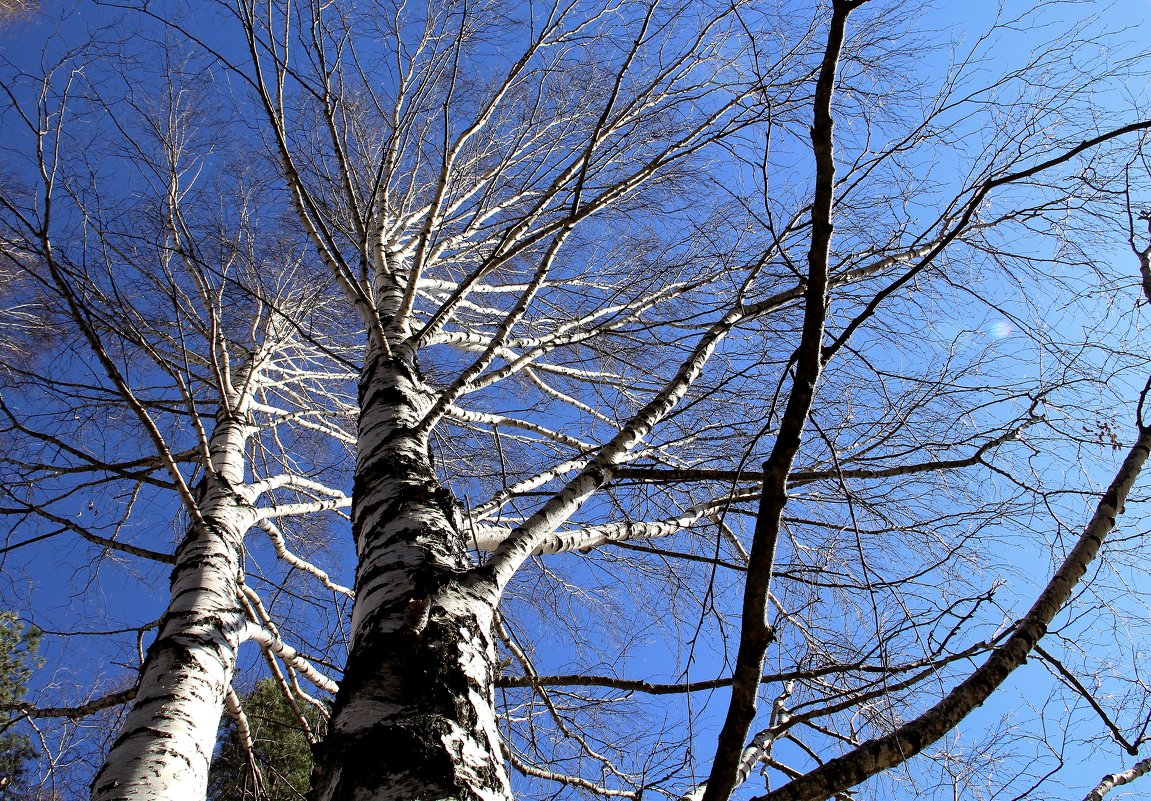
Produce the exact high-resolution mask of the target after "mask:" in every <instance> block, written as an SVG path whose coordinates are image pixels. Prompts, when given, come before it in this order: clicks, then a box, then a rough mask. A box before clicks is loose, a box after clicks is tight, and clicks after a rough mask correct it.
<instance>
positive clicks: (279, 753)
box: [208, 678, 317, 801]
mask: <svg viewBox="0 0 1151 801" xmlns="http://www.w3.org/2000/svg"><path fill="white" fill-rule="evenodd" d="M240 703H241V708H242V709H243V716H244V719H245V721H246V725H247V727H248V730H249V736H250V738H251V749H250V751H249V748H248V747H247V746H246V744H245V742H244V740H245V737H244V735H243V733H242V728H243V727H242V726H241V724H240V723H239V720H238V719H237V718H236V717H233V718H230V719H229V720H228V722H227V723H226V724H225V726H224V731H223V734H222V737H221V741H220V748H219V750H218V751H217V754H216V758H215V759H214V760H213V761H212V770H211V772H210V773H209V774H208V801H295V799H302V798H304V797H305V795H306V793H307V791H308V780H309V778H310V777H311V773H312V746H311V742H310V741H309V731H307V730H305V729H304V727H303V725H301V723H300V721H299V719H298V718H297V711H296V710H295V709H293V708H292V705H291V704H289V703H288V701H287V700H286V699H285V697H284V695H283V693H282V692H281V691H280V687H279V685H278V684H277V683H276V681H275V680H274V679H270V678H269V679H261V680H260V681H258V682H256V686H255V688H254V689H253V690H252V691H251V692H250V693H248V694H247V695H245V696H243V697H242V698H241V699H240ZM300 714H302V715H303V717H304V720H305V721H306V723H307V725H308V727H309V729H310V730H311V731H314V730H315V727H316V722H317V716H316V713H315V710H314V709H311V708H310V707H309V708H308V709H306V710H301V712H300Z"/></svg>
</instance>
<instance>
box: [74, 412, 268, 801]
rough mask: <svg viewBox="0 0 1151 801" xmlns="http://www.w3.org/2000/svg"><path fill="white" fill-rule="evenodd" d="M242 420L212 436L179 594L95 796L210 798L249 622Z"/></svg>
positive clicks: (175, 573)
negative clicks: (223, 718) (243, 577)
mask: <svg viewBox="0 0 1151 801" xmlns="http://www.w3.org/2000/svg"><path fill="white" fill-rule="evenodd" d="M248 432H249V429H248V427H247V426H246V425H245V424H244V422H243V421H242V420H239V419H237V418H235V417H232V418H226V419H224V420H222V421H221V422H220V423H219V424H218V425H217V427H216V429H215V432H214V433H213V435H212V439H211V441H210V443H209V451H210V453H209V457H210V462H211V465H212V469H213V471H214V472H213V473H210V474H208V476H207V477H206V478H205V479H204V481H203V482H202V484H201V485H200V488H199V492H198V498H197V506H198V510H199V516H200V518H201V520H202V522H196V523H193V525H192V526H191V528H190V529H189V531H188V534H187V536H186V537H185V538H184V541H183V542H182V543H181V544H180V546H179V548H178V549H177V551H176V566H175V568H173V570H172V596H171V602H170V603H169V605H168V609H167V611H166V612H165V614H164V618H163V622H162V623H161V626H160V632H159V634H158V636H157V638H156V641H155V642H154V643H152V646H151V647H150V648H149V649H148V656H147V658H146V660H145V662H144V667H143V671H142V673H141V676H140V684H139V687H138V690H137V693H136V699H135V703H134V705H133V707H132V710H131V712H129V714H128V717H127V719H126V720H125V721H124V724H123V727H122V729H121V732H120V735H119V737H118V738H117V739H116V742H115V744H114V745H113V746H112V749H111V750H110V751H109V753H108V756H107V757H106V759H105V762H104V765H103V767H102V768H101V769H100V772H99V773H97V774H96V778H95V779H94V780H93V782H92V799H93V801H118V800H119V799H125V800H126V799H133V801H145V800H147V799H155V801H160V800H161V799H164V800H166V801H181V800H183V799H195V798H203V797H204V795H205V793H206V791H207V782H208V766H209V763H210V761H211V757H212V750H213V748H214V747H215V744H216V734H217V731H218V730H219V726H220V715H221V713H222V710H223V707H224V702H225V698H226V695H227V691H228V688H229V686H230V684H231V680H232V672H233V670H234V668H235V664H236V651H237V649H238V648H239V646H240V643H241V642H242V640H243V639H244V632H245V619H244V616H243V613H242V610H241V608H240V606H239V603H238V601H237V598H238V586H239V585H238V578H239V575H240V570H241V568H242V561H241V560H242V558H243V549H242V541H243V536H244V534H245V533H246V532H247V530H248V529H249V528H250V527H251V526H252V525H253V524H254V523H255V520H256V510H255V509H254V508H253V507H252V506H251V505H250V504H248V503H247V502H246V501H245V500H244V497H243V495H242V494H241V493H240V492H239V491H238V490H237V487H238V485H239V484H240V483H241V482H243V479H244V441H245V439H246V437H247V434H248Z"/></svg>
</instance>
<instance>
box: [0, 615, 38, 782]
mask: <svg viewBox="0 0 1151 801" xmlns="http://www.w3.org/2000/svg"><path fill="white" fill-rule="evenodd" d="M39 643H40V631H39V630H38V629H36V628H35V627H31V626H29V627H27V628H26V627H25V626H24V624H23V623H21V622H20V619H19V618H18V617H17V616H16V614H15V613H14V612H0V709H8V708H9V707H11V706H15V705H17V704H19V703H21V702H22V701H23V700H24V695H25V693H26V692H27V689H28V680H29V679H30V678H31V676H32V673H33V671H35V670H36V669H37V668H38V667H40V665H41V664H42V661H41V660H40V658H39V657H38V656H37V651H38V648H39ZM20 720H21V715H20V713H19V712H17V711H3V712H0V801H15V799H18V798H21V797H22V795H21V794H22V793H23V792H24V791H25V790H26V789H27V788H26V787H25V779H26V774H27V772H28V771H27V767H26V765H27V762H28V760H29V759H31V758H32V757H34V756H36V750H35V749H34V748H33V747H32V741H31V739H30V738H29V737H28V735H27V734H26V733H24V732H22V731H19V730H18V729H17V726H18V724H19V722H20Z"/></svg>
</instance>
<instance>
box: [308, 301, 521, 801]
mask: <svg viewBox="0 0 1151 801" xmlns="http://www.w3.org/2000/svg"><path fill="white" fill-rule="evenodd" d="M381 316H382V317H383V316H384V315H381ZM385 319H387V317H385ZM397 353H398V354H399V355H394V354H391V355H390V354H385V353H383V352H381V350H380V349H378V348H376V347H375V346H374V345H369V347H368V354H367V358H366V364H365V367H364V372H363V376H362V378H361V381H360V404H361V414H360V422H359V444H358V454H357V462H356V485H355V489H354V493H353V507H352V528H353V534H354V536H355V540H356V550H357V552H358V555H359V564H358V568H357V571H356V586H355V597H356V600H355V605H354V608H353V612H352V642H351V650H350V653H349V656H348V661H347V667H346V670H345V673H344V678H343V680H342V682H341V684H340V692H339V693H338V695H337V697H336V703H335V706H334V708H333V712H332V720H331V728H330V730H329V733H328V736H327V738H326V739H325V740H324V742H323V743H322V744H321V745H320V746H319V747H318V751H317V759H316V765H317V768H316V772H315V773H314V774H313V789H312V792H313V798H315V799H317V801H344V799H348V800H349V801H350V799H353V798H354V799H369V798H370V799H413V798H420V799H448V798H451V799H482V800H483V801H502V799H507V798H510V789H509V785H508V778H507V774H506V769H505V767H504V764H503V758H502V756H501V750H500V746H499V735H498V732H497V729H496V715H495V699H494V691H493V686H494V678H495V644H494V639H493V633H492V632H493V622H494V610H495V603H496V596H495V593H494V592H493V591H492V590H491V588H490V586H486V585H480V584H478V583H472V582H469V581H466V580H464V573H465V571H466V570H467V569H468V567H469V559H468V556H467V550H466V548H467V541H468V540H467V537H466V534H465V532H463V531H462V530H461V525H460V516H459V514H458V513H457V510H456V504H455V501H454V500H453V498H452V496H451V494H450V493H449V491H448V490H447V489H446V488H444V487H443V486H441V485H440V483H439V482H438V481H437V480H436V477H435V473H434V471H433V469H432V465H431V460H430V457H429V454H428V439H427V434H426V433H425V432H423V431H421V430H420V422H421V420H422V419H423V417H424V415H425V414H426V413H427V411H428V409H429V408H431V398H430V396H429V393H428V391H427V390H426V388H425V387H424V385H423V383H422V381H421V379H420V377H419V373H418V370H417V368H416V367H415V365H414V363H413V362H412V361H410V360H408V359H406V358H405V357H404V356H403V351H402V350H397Z"/></svg>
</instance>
